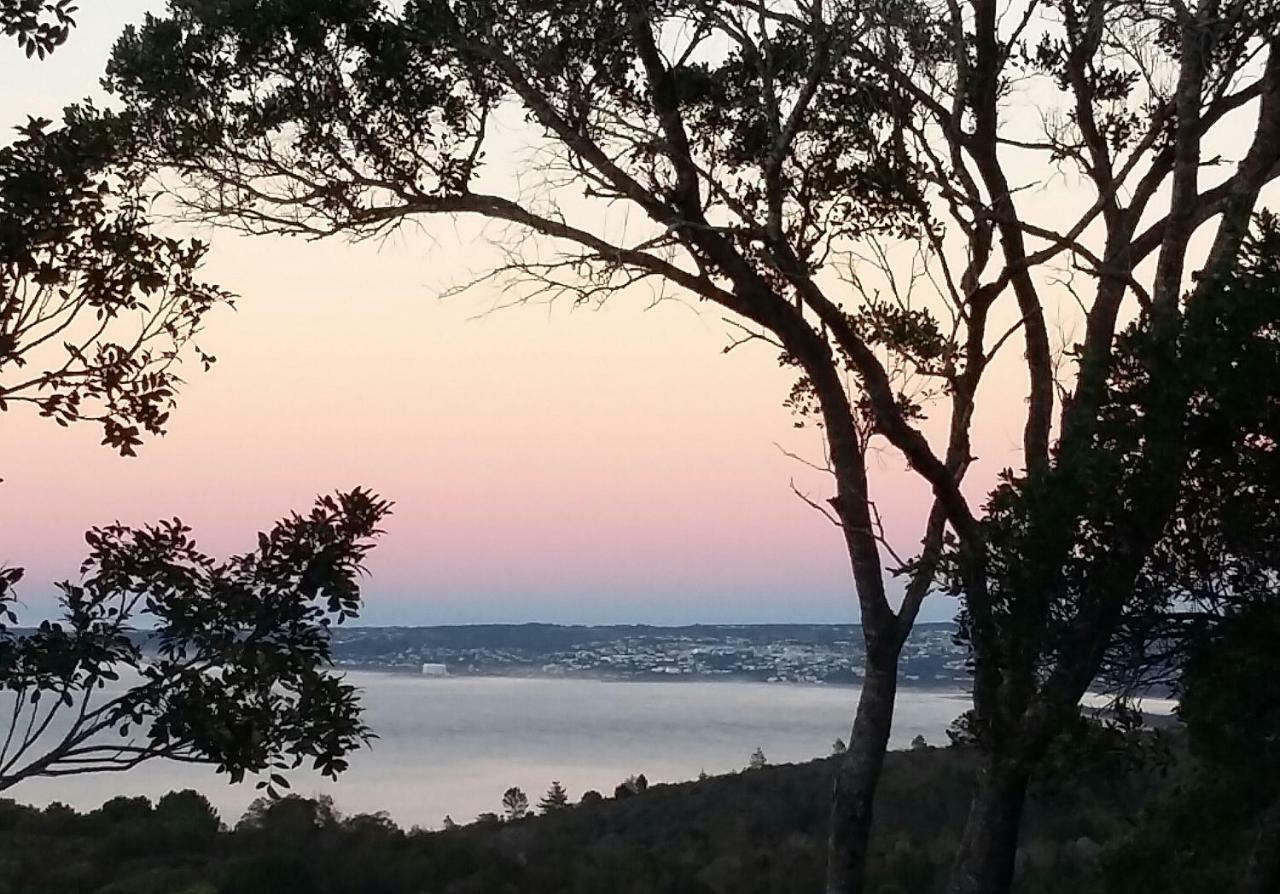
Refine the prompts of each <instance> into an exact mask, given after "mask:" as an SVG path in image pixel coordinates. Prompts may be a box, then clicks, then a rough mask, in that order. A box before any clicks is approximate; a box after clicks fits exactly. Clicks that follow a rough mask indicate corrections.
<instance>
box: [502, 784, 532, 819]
mask: <svg viewBox="0 0 1280 894" xmlns="http://www.w3.org/2000/svg"><path fill="white" fill-rule="evenodd" d="M502 812H503V814H504V815H505V816H506V818H507V821H508V822H511V821H514V820H518V819H523V818H524V817H525V816H526V815H527V814H528V813H529V796H528V795H526V794H525V793H524V792H522V791H521V790H520V789H518V788H516V787H515V786H514V785H513V786H512V787H511V788H509V789H507V790H506V791H505V792H503V793H502Z"/></svg>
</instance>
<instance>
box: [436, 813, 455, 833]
mask: <svg viewBox="0 0 1280 894" xmlns="http://www.w3.org/2000/svg"><path fill="white" fill-rule="evenodd" d="M440 828H441V829H443V830H444V831H446V832H452V831H453V830H454V829H456V828H458V824H457V823H456V822H454V821H453V817H451V816H450V815H449V814H447V813H446V814H445V815H444V822H442V823H441V824H440Z"/></svg>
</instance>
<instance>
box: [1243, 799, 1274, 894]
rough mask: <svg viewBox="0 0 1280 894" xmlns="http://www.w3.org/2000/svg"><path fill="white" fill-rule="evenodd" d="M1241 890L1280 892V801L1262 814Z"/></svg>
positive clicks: (1250, 893)
mask: <svg viewBox="0 0 1280 894" xmlns="http://www.w3.org/2000/svg"><path fill="white" fill-rule="evenodd" d="M1240 890H1241V892H1243V894H1276V892H1277V891H1280V800H1277V801H1276V802H1275V803H1274V804H1272V805H1271V807H1270V808H1269V809H1268V810H1267V811H1266V812H1265V813H1263V814H1262V819H1261V820H1260V821H1259V827H1258V834H1257V836H1256V837H1255V838H1254V841H1253V848H1252V850H1251V852H1250V854H1249V863H1248V865H1247V866H1246V867H1245V872H1244V878H1243V879H1242V880H1241V884H1240Z"/></svg>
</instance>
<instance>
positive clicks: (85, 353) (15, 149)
mask: <svg viewBox="0 0 1280 894" xmlns="http://www.w3.org/2000/svg"><path fill="white" fill-rule="evenodd" d="M129 135H130V130H129V128H128V127H127V126H126V124H125V123H124V122H122V121H121V120H120V119H118V118H114V117H112V116H110V115H104V114H102V113H100V112H98V111H96V110H95V109H93V108H92V107H88V106H80V107H72V108H70V109H68V110H67V112H66V117H65V119H64V120H63V122H62V123H61V124H60V125H59V126H56V127H53V126H51V122H49V121H45V120H32V121H29V122H28V123H27V124H26V125H25V126H24V127H23V128H22V129H21V132H20V134H19V137H18V139H17V140H16V141H15V142H14V143H12V144H10V145H8V146H5V147H4V148H2V149H0V412H3V411H5V410H9V409H12V408H13V407H15V406H17V405H21V404H31V405H34V406H35V407H36V408H37V409H38V411H39V412H40V414H41V415H43V416H47V417H49V418H51V419H53V420H54V421H55V422H57V423H59V424H60V425H69V424H70V423H73V422H77V421H89V422H94V423H97V424H99V425H101V427H102V432H103V443H104V444H107V445H109V446H111V447H112V448H114V449H116V450H118V451H119V452H120V453H122V454H126V455H131V454H133V453H134V451H135V449H136V448H137V447H138V445H140V444H141V442H142V438H143V436H144V435H146V434H160V433H162V432H163V431H164V428H165V424H166V423H167V422H168V418H169V411H170V409H171V408H172V406H173V404H174V399H175V394H176V389H177V387H178V385H179V383H180V380H179V378H178V376H177V367H178V365H179V362H180V360H181V359H182V357H183V355H184V352H189V353H190V354H194V355H195V357H197V358H198V359H199V360H200V361H201V362H202V363H203V364H204V365H205V367H206V368H207V367H208V365H209V364H210V363H212V362H213V359H214V358H213V357H211V356H209V355H207V354H204V353H203V352H201V351H199V350H198V349H196V348H194V346H193V344H192V338H193V337H194V336H195V335H196V334H197V333H198V332H199V331H200V329H201V326H202V324H203V322H204V318H205V315H206V314H207V313H208V312H209V311H210V310H211V309H213V308H214V307H216V306H218V305H219V304H225V303H228V302H229V300H230V296H229V295H228V294H227V293H226V292H224V291H223V290H221V289H219V288H217V287H215V286H210V285H206V284H204V283H202V282H200V281H199V280H198V279H197V278H196V270H197V268H198V267H199V265H200V262H201V261H202V259H203V258H204V254H205V250H206V247H205V246H204V245H203V244H201V243H200V242H198V241H190V242H182V241H178V240H175V239H170V238H164V237H161V236H158V235H156V234H155V233H154V232H153V231H152V228H151V226H150V224H149V222H148V221H147V218H146V212H147V207H146V205H147V202H146V199H144V197H143V194H142V186H143V183H144V181H145V180H146V171H145V170H144V169H143V168H141V167H139V166H138V165H137V164H135V163H134V162H132V161H131V160H130V159H129V155H130V149H129V138H130V137H129Z"/></svg>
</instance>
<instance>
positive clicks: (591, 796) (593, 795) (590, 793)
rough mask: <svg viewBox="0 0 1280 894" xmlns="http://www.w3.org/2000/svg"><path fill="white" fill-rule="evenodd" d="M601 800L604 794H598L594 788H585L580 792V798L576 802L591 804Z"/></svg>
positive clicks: (585, 804) (584, 804)
mask: <svg viewBox="0 0 1280 894" xmlns="http://www.w3.org/2000/svg"><path fill="white" fill-rule="evenodd" d="M603 800H604V795H602V794H600V793H599V792H598V791H596V790H595V789H587V790H586V791H585V792H583V793H582V798H581V800H579V801H578V803H579V804H581V805H583V806H588V805H591V804H599V803H600V802H601V801H603Z"/></svg>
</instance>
